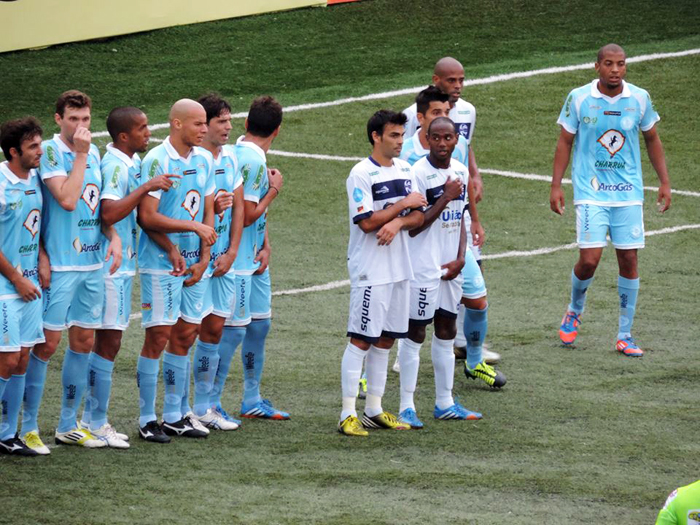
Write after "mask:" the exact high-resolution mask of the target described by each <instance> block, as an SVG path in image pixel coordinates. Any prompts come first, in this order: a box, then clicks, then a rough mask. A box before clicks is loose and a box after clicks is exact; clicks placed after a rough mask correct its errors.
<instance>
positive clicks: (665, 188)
mask: <svg viewBox="0 0 700 525" xmlns="http://www.w3.org/2000/svg"><path fill="white" fill-rule="evenodd" d="M656 205H657V206H658V208H659V213H663V212H665V211H666V210H668V209H669V208H670V207H671V184H669V183H668V182H667V183H665V184H661V185H659V196H658V198H657V199H656Z"/></svg>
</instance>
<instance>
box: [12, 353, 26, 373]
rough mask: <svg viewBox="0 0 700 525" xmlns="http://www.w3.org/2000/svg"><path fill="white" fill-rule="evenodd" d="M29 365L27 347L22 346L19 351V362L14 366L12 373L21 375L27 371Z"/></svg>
mask: <svg viewBox="0 0 700 525" xmlns="http://www.w3.org/2000/svg"><path fill="white" fill-rule="evenodd" d="M28 366H29V348H22V351H21V352H20V353H19V363H18V364H17V366H16V367H15V371H14V372H13V373H15V374H18V375H22V374H24V373H25V372H26V371H27V367H28Z"/></svg>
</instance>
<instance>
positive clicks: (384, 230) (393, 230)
mask: <svg viewBox="0 0 700 525" xmlns="http://www.w3.org/2000/svg"><path fill="white" fill-rule="evenodd" d="M411 195H414V194H413V193H412V194H411ZM418 195H420V194H418ZM407 198H408V197H407ZM400 230H401V221H398V220H396V219H394V220H391V221H389V222H387V223H386V224H385V225H384V226H382V227H381V229H380V230H379V231H378V232H377V239H378V240H379V243H378V244H379V246H389V245H390V244H391V241H393V240H394V237H396V234H397V233H399V231H400Z"/></svg>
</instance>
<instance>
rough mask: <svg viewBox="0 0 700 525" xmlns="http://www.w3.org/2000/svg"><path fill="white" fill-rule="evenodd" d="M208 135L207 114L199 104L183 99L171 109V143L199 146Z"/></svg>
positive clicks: (188, 146)
mask: <svg viewBox="0 0 700 525" xmlns="http://www.w3.org/2000/svg"><path fill="white" fill-rule="evenodd" d="M206 133H207V112H206V110H205V109H204V106H202V105H201V104H200V103H199V102H197V101H195V100H192V99H189V98H182V99H180V100H178V101H177V102H175V104H173V107H171V108H170V139H171V142H173V141H174V143H177V144H182V145H183V147H187V148H190V147H192V146H199V145H201V144H202V141H203V140H204V136H205V135H206Z"/></svg>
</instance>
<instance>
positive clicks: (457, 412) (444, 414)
mask: <svg viewBox="0 0 700 525" xmlns="http://www.w3.org/2000/svg"><path fill="white" fill-rule="evenodd" d="M433 415H434V416H435V419H461V420H467V421H476V420H479V419H481V418H482V417H483V416H482V415H481V414H480V413H479V412H472V411H471V410H467V409H466V408H464V407H463V406H462V405H460V404H459V403H455V404H454V405H452V406H451V407H447V408H446V409H444V410H441V409H439V408H438V407H435V410H434V411H433Z"/></svg>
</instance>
